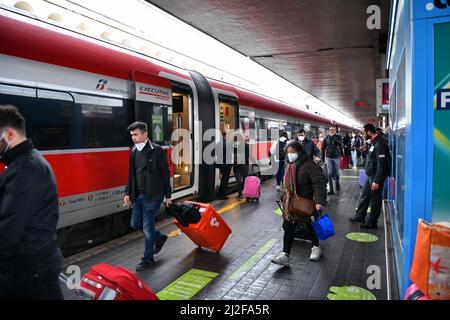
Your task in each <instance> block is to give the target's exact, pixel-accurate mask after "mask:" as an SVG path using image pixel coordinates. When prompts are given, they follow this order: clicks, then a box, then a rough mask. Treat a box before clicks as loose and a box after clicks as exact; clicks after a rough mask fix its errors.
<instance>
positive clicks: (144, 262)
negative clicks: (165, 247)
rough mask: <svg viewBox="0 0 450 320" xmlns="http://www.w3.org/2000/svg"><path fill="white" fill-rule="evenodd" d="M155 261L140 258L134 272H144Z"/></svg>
mask: <svg viewBox="0 0 450 320" xmlns="http://www.w3.org/2000/svg"><path fill="white" fill-rule="evenodd" d="M155 263H156V262H155V260H154V259H153V258H142V260H141V262H140V263H139V264H138V265H137V266H136V271H137V272H140V271H144V270H147V269H149V268H150V267H152V266H153V265H154V264H155Z"/></svg>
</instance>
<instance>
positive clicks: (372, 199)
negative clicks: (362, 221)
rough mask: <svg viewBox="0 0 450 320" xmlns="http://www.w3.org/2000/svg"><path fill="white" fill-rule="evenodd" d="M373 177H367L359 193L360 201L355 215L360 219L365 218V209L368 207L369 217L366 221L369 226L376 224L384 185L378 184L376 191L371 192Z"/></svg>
mask: <svg viewBox="0 0 450 320" xmlns="http://www.w3.org/2000/svg"><path fill="white" fill-rule="evenodd" d="M373 180H374V177H370V176H367V180H366V184H365V185H364V187H363V189H362V192H361V199H360V200H359V203H358V208H357V209H356V215H357V216H358V217H360V218H365V217H366V215H367V209H368V208H369V205H370V216H369V219H368V221H367V223H369V224H376V223H377V221H378V218H379V217H380V214H381V206H382V201H383V188H384V183H381V184H380V187H379V188H378V190H372V183H373Z"/></svg>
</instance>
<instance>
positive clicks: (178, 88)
mask: <svg viewBox="0 0 450 320" xmlns="http://www.w3.org/2000/svg"><path fill="white" fill-rule="evenodd" d="M172 103H173V110H172V111H173V115H172V117H173V127H172V129H173V131H174V133H175V134H174V135H173V138H174V141H172V143H173V147H174V149H173V150H174V152H175V154H174V159H175V163H174V176H173V179H174V190H181V189H185V188H188V187H191V186H192V185H193V184H194V166H193V163H194V161H193V160H194V152H193V150H194V149H193V147H194V145H193V132H194V128H193V121H192V120H193V109H192V108H193V100H192V91H191V89H190V87H188V86H185V85H181V84H174V86H173V92H172Z"/></svg>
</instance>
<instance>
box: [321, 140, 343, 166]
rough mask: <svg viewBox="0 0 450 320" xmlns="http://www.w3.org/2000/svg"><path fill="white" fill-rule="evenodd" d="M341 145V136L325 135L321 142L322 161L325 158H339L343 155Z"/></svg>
mask: <svg viewBox="0 0 450 320" xmlns="http://www.w3.org/2000/svg"><path fill="white" fill-rule="evenodd" d="M343 146H344V144H343V143H342V139H341V136H339V135H337V134H335V135H334V136H330V135H328V136H326V137H325V139H324V140H323V143H322V161H323V162H325V157H327V158H340V157H341V156H342V155H343Z"/></svg>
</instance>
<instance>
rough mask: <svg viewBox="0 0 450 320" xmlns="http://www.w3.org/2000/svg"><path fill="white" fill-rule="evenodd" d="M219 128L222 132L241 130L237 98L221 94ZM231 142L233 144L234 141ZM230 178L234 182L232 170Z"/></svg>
mask: <svg viewBox="0 0 450 320" xmlns="http://www.w3.org/2000/svg"><path fill="white" fill-rule="evenodd" d="M219 117H220V122H219V128H220V132H223V131H227V132H228V133H229V134H228V138H230V137H229V136H230V132H234V131H235V130H237V129H239V104H238V101H237V99H236V98H235V97H232V96H227V95H223V94H219ZM229 142H231V143H233V141H232V140H229ZM230 178H232V181H234V172H233V169H231V173H230Z"/></svg>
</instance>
